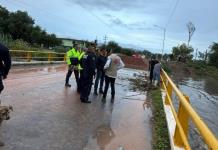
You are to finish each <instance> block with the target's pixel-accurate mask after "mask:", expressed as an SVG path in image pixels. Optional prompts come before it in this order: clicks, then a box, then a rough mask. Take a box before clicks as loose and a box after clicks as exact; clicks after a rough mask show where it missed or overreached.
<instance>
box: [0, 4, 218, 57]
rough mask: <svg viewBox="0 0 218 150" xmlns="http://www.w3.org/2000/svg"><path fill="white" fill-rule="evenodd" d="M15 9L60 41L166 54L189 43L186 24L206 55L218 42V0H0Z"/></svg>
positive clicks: (194, 41) (5, 5) (195, 46)
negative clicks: (106, 43)
mask: <svg viewBox="0 0 218 150" xmlns="http://www.w3.org/2000/svg"><path fill="white" fill-rule="evenodd" d="M0 5H2V6H4V7H6V8H7V9H8V10H10V11H16V10H23V11H27V12H28V13H29V15H30V16H32V17H33V18H34V19H35V23H36V24H38V25H40V26H41V27H43V28H44V29H46V30H47V31H48V32H52V33H56V34H57V35H58V37H68V38H76V39H84V40H87V39H88V40H94V39H95V38H96V37H97V39H98V41H99V42H101V43H103V41H104V36H105V35H106V36H107V39H108V40H109V41H110V40H114V41H116V42H118V43H119V44H120V45H122V46H125V47H132V48H136V49H148V50H150V51H152V52H155V53H157V52H159V53H161V49H162V40H163V29H161V28H158V27H155V26H154V25H158V26H160V27H164V28H166V41H165V50H164V52H166V53H170V52H171V48H172V47H173V46H177V45H178V44H181V43H183V42H187V40H188V31H187V27H186V24H187V23H188V22H189V21H191V22H193V23H194V25H195V27H196V31H195V33H194V35H193V37H192V40H191V45H192V46H193V47H194V48H195V49H197V48H198V50H199V51H202V52H204V51H205V49H207V48H208V47H209V45H211V43H212V42H218V18H217V16H216V15H217V14H218V9H217V6H218V1H217V0H200V1H199V0H37V1H36V0H0Z"/></svg>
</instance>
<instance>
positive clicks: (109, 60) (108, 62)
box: [104, 57, 111, 69]
mask: <svg viewBox="0 0 218 150" xmlns="http://www.w3.org/2000/svg"><path fill="white" fill-rule="evenodd" d="M110 64H111V58H110V57H108V59H107V62H106V64H105V65H104V69H107V68H108V67H109V66H110Z"/></svg>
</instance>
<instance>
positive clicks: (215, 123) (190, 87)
mask: <svg viewBox="0 0 218 150" xmlns="http://www.w3.org/2000/svg"><path fill="white" fill-rule="evenodd" d="M176 78H177V79H176ZM173 79H175V80H174V81H175V83H176V84H177V86H178V87H179V89H180V90H181V91H182V92H183V93H184V94H186V95H187V96H189V98H190V103H191V105H192V107H193V108H194V109H195V111H196V112H197V113H198V114H199V115H200V117H201V118H202V119H203V120H204V121H205V123H206V124H207V125H208V127H209V128H210V129H211V130H212V132H213V133H214V135H215V136H216V137H218V117H217V116H218V89H217V88H218V81H217V80H215V79H213V78H210V77H184V78H180V79H178V77H173ZM197 133H198V132H197V129H196V128H193V125H192V123H191V129H190V137H189V138H190V141H191V145H192V148H193V149H207V148H205V145H204V144H202V142H200V141H201V140H200V139H199V138H197V137H198V136H197ZM199 143H201V144H199Z"/></svg>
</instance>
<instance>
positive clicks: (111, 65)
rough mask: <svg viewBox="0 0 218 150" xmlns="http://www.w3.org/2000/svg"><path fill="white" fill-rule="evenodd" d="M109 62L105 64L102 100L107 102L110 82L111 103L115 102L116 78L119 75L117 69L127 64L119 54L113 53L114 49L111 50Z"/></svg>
mask: <svg viewBox="0 0 218 150" xmlns="http://www.w3.org/2000/svg"><path fill="white" fill-rule="evenodd" d="M109 54H110V55H109V56H108V58H107V62H106V64H105V66H104V69H105V87H104V93H103V98H102V102H105V99H106V96H107V91H108V87H109V84H110V85H111V103H113V102H114V97H115V80H116V77H117V71H118V70H119V69H121V68H123V67H124V66H125V65H124V63H123V61H122V60H121V58H120V57H119V56H118V55H117V54H112V51H110V52H109Z"/></svg>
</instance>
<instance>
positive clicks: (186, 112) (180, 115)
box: [161, 70, 218, 150]
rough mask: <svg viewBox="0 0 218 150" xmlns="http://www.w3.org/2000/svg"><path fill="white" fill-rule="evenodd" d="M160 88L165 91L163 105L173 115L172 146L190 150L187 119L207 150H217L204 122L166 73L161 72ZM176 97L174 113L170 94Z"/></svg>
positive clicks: (215, 139)
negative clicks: (168, 108) (168, 107)
mask: <svg viewBox="0 0 218 150" xmlns="http://www.w3.org/2000/svg"><path fill="white" fill-rule="evenodd" d="M161 80H162V88H163V89H164V90H165V91H166V96H165V105H168V106H170V108H171V111H172V113H173V116H174V119H175V122H176V129H175V132H174V137H173V140H174V144H175V145H176V146H178V147H182V148H184V149H185V150H190V149H191V147H190V144H189V141H188V132H189V130H188V127H189V119H191V120H192V122H193V124H194V126H195V127H196V128H197V129H198V131H199V134H200V136H201V137H202V138H203V140H204V142H205V143H206V144H207V146H208V148H209V149H212V150H218V140H217V138H216V137H215V135H214V134H213V133H212V132H211V130H210V129H209V128H208V127H207V125H206V124H205V122H204V121H203V120H202V119H201V117H200V116H199V115H198V114H197V113H196V111H195V110H194V109H193V108H192V106H191V105H190V103H189V97H188V96H185V95H183V93H182V92H181V91H180V90H179V89H178V88H177V87H176V85H175V84H174V83H173V81H172V80H171V78H170V77H169V76H168V75H167V73H166V72H165V71H164V70H162V73H161ZM173 92H174V93H175V95H176V96H177V97H178V100H179V107H178V111H176V108H175V106H174V105H173V102H172V93H173Z"/></svg>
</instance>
